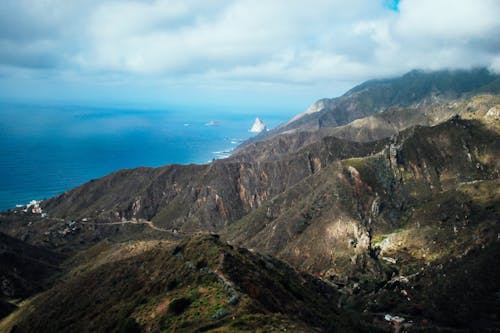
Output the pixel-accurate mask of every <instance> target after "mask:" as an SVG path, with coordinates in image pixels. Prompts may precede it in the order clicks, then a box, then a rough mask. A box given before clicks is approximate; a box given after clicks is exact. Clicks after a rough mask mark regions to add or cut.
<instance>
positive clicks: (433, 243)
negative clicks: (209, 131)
mask: <svg viewBox="0 0 500 333" xmlns="http://www.w3.org/2000/svg"><path fill="white" fill-rule="evenodd" d="M498 88H499V81H498V75H496V74H492V73H489V72H488V71H486V70H482V69H475V70H470V71H440V72H421V71H413V72H410V73H408V74H406V75H404V76H402V77H400V78H393V79H388V80H376V81H369V82H367V83H365V84H362V85H360V86H358V87H356V88H354V89H352V90H351V91H349V92H348V93H346V94H345V95H343V96H341V97H339V98H337V99H331V100H330V99H325V100H322V101H321V102H319V103H317V104H315V106H313V107H312V108H311V109H309V110H308V111H307V113H306V114H305V115H299V116H297V117H295V118H294V119H292V120H291V121H290V122H288V123H286V124H283V125H281V126H280V127H278V128H277V129H275V130H274V131H266V132H265V135H264V134H260V135H257V136H256V139H254V140H261V141H254V142H252V143H248V144H246V145H245V146H244V147H241V148H240V149H239V150H238V151H237V152H235V153H234V154H233V155H232V156H231V157H229V158H227V159H221V160H216V161H214V162H212V163H210V164H207V165H169V166H164V167H160V168H135V169H127V170H120V171H117V172H115V173H112V174H110V175H108V176H105V177H103V178H100V179H96V180H93V181H91V182H88V183H86V184H83V185H81V186H79V187H77V188H75V189H72V190H69V191H67V192H66V193H63V194H61V195H59V196H56V197H54V198H50V199H48V200H44V201H43V202H42V203H41V204H40V207H41V209H42V211H43V212H44V213H47V214H48V215H47V216H45V215H43V216H42V215H41V214H38V213H36V212H35V213H34V212H24V211H23V209H22V208H19V209H16V210H12V211H7V212H1V213H0V232H3V233H5V234H7V235H9V237H16V238H18V240H16V242H19V243H18V244H19V245H16V246H18V248H19V247H21V244H22V247H27V246H32V247H34V248H36V249H39V250H37V251H40V253H48V254H49V256H52V255H53V256H55V257H54V258H63V259H65V260H64V262H62V263H61V261H57V262H56V263H55V264H54V267H55V268H56V269H55V270H50V271H48V273H47V274H46V275H44V276H46V277H47V281H48V282H47V283H44V284H43V285H41V286H40V287H39V288H35V289H30V290H33V291H32V292H31V291H30V292H29V293H25V294H23V295H21V296H19V297H20V299H19V300H12V299H7V298H5V299H4V300H2V302H3V303H2V302H0V306H1V308H0V309H3V308H5V309H6V310H5V313H8V312H10V311H13V310H14V309H13V308H8V307H9V306H11V304H13V303H14V304H15V305H16V306H18V307H19V308H18V309H17V310H16V311H15V312H14V313H12V314H10V315H9V316H8V317H7V318H5V319H4V320H3V321H2V322H1V323H0V331H1V332H3V331H5V332H10V331H12V330H13V331H16V332H17V331H20V332H25V331H37V332H49V331H120V332H123V331H127V332H136V331H162V330H163V331H165V330H169V331H172V330H174V331H181V332H193V331H217V332H231V331H249V332H250V331H259V330H260V331H265V332H267V331H271V332H272V331H284V330H286V331H292V332H344V331H345V332H350V331H352V332H365V331H366V332H401V331H406V332H498V331H500V316H499V313H500V298H499V296H498V292H499V290H500V283H499V281H500V271H499V269H498V267H497V266H498V265H497V264H496V261H497V258H498V256H499V255H500V252H499V251H500V246H499V244H500V238H499V236H498V235H499V234H500V225H499V224H498V221H500V190H499V189H500V186H499V185H500V184H499V176H500V162H499V161H500V159H499V158H498V156H499V155H500V146H499V145H498V142H500V140H499V139H500V138H499V135H500V94H499V93H498ZM211 233H217V234H219V236H216V235H214V234H211ZM9 239H10V238H9ZM5 242H7V240H5ZM12 244H14V243H12ZM16 244H17V243H16ZM11 252H12V251H11ZM30 258H31V257H30ZM0 259H1V260H2V261H5V262H7V259H5V258H2V257H0ZM30 260H31V259H30ZM58 260H62V259H58ZM37 262H42V263H44V266H43V267H46V266H45V263H47V262H48V261H46V260H45V259H44V260H40V261H37ZM26 263H27V264H28V262H26ZM23 265H24V264H23ZM21 266H22V265H21ZM5 267H11V266H5ZM33 267H35V266H33ZM7 271H8V272H13V271H14V272H17V271H18V268H16V267H14V266H12V267H11V268H8V269H7ZM27 276H29V275H27ZM28 281H32V280H31V279H29V280H28ZM33 293H36V297H33V298H26V297H30V296H31V295H33ZM6 302H8V303H6Z"/></svg>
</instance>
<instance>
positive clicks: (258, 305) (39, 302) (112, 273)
mask: <svg viewBox="0 0 500 333" xmlns="http://www.w3.org/2000/svg"><path fill="white" fill-rule="evenodd" d="M79 271H80V270H78V269H77V270H75V271H74V273H72V274H68V275H69V276H68V277H67V278H66V279H65V281H63V282H61V283H60V284H59V285H58V286H57V287H54V288H53V289H50V290H49V291H47V292H45V293H43V294H41V295H40V296H39V297H37V298H36V299H34V300H33V301H31V302H30V303H29V304H28V305H27V306H25V307H23V308H22V310H21V311H20V312H17V313H16V316H15V319H16V324H15V331H16V332H33V331H36V332H136V331H147V332H155V331H164V330H167V331H171V330H175V331H176V332H194V331H197V332H199V331H208V332H212V331H217V332H234V331H247V332H255V330H258V329H261V330H263V331H266V332H281V331H284V330H286V331H290V332H317V331H324V330H327V331H341V332H354V331H357V330H356V329H355V327H356V326H355V324H354V323H352V322H350V320H349V316H348V315H345V314H344V313H343V311H341V310H339V309H338V308H337V307H336V306H330V305H331V304H336V303H337V301H338V298H339V294H338V292H337V291H336V289H335V288H333V287H332V286H330V285H328V284H327V283H325V282H322V281H321V280H319V279H316V278H314V277H312V276H310V275H308V274H303V273H299V272H297V271H295V270H294V269H292V268H291V267H290V266H288V265H286V264H284V263H283V262H280V261H278V260H275V259H272V258H270V257H266V256H262V255H258V254H253V253H251V252H249V251H248V250H245V249H238V248H233V247H232V246H229V245H226V244H224V243H222V242H221V241H220V240H219V239H218V237H217V236H210V235H198V236H194V237H192V238H190V239H187V240H185V241H183V242H181V243H180V244H178V245H172V244H169V243H166V244H165V243H162V242H157V243H156V244H154V245H152V246H151V247H149V248H148V247H146V248H145V249H144V251H143V252H142V253H141V252H139V253H138V254H136V255H135V256H132V257H130V258H124V259H118V260H116V261H109V262H107V263H105V264H102V265H100V266H97V267H94V268H91V269H89V270H84V271H83V272H82V273H79ZM12 319H13V318H10V321H12ZM10 321H9V322H6V323H3V324H0V330H2V331H5V330H7V331H8V330H9V327H10V326H11V325H10Z"/></svg>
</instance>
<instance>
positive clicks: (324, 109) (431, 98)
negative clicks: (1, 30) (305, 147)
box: [242, 68, 500, 146]
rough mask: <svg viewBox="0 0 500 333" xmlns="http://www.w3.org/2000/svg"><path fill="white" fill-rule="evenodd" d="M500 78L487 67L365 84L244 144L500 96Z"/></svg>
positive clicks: (415, 73) (319, 103)
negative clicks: (380, 115) (434, 105)
mask: <svg viewBox="0 0 500 333" xmlns="http://www.w3.org/2000/svg"><path fill="white" fill-rule="evenodd" d="M499 79H500V77H499V75H498V74H494V73H491V72H489V71H488V70H487V69H485V68H477V69H472V70H442V71H432V72H426V71H419V70H414V71H411V72H409V73H407V74H405V75H403V76H401V77H396V78H391V79H382V80H371V81H367V82H365V83H362V84H360V85H358V86H356V87H354V88H352V89H351V90H349V91H348V92H346V93H345V94H344V95H342V96H340V97H338V98H324V99H321V100H319V101H317V102H315V103H314V104H313V105H311V107H309V109H307V110H306V111H305V112H304V113H302V114H299V115H297V116H295V117H293V118H292V119H290V120H289V121H287V122H285V123H284V124H282V125H280V126H278V127H277V128H276V129H273V130H271V131H268V132H265V133H262V134H261V135H258V136H256V137H254V138H251V139H249V140H248V141H246V142H244V143H243V144H242V146H246V145H248V144H250V143H253V142H258V141H263V140H266V139H269V138H271V137H274V136H276V135H280V134H285V133H290V132H297V131H315V130H318V129H320V128H325V127H337V126H341V125H345V124H347V123H350V122H351V121H353V120H356V119H360V118H364V117H367V116H370V115H373V114H377V113H380V112H383V111H386V110H388V109H390V108H392V107H399V108H407V107H410V108H411V107H418V106H422V105H425V104H430V103H436V102H440V103H443V102H447V101H450V100H454V99H459V98H463V97H470V96H472V95H476V94H481V93H493V94H498V93H500V81H499Z"/></svg>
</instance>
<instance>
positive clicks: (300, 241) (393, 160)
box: [227, 119, 500, 274]
mask: <svg viewBox="0 0 500 333" xmlns="http://www.w3.org/2000/svg"><path fill="white" fill-rule="evenodd" d="M497 140H498V135H496V134H494V133H492V132H490V131H489V130H488V129H486V128H485V127H484V126H483V125H481V124H480V123H479V122H477V121H476V122H475V121H465V120H460V119H453V120H450V121H448V122H446V123H443V124H441V125H438V126H436V127H434V128H425V127H421V128H416V129H415V130H409V131H406V132H403V133H402V134H401V135H400V136H398V137H395V138H394V139H393V141H394V143H391V144H390V145H388V147H387V148H386V149H384V150H382V151H381V152H380V153H379V154H376V155H373V156H371V157H365V158H352V159H346V160H343V161H341V162H337V163H333V164H330V165H329V166H328V167H327V168H323V169H322V170H321V172H318V173H315V174H314V175H312V176H311V177H308V178H307V179H304V180H303V181H302V182H300V183H298V184H297V185H295V186H294V187H293V188H291V189H289V190H287V191H285V192H284V193H283V194H281V195H279V196H277V197H275V198H273V199H272V200H269V201H268V202H266V203H265V204H264V205H263V206H262V207H260V208H259V209H257V210H256V211H255V212H252V213H250V214H248V215H246V216H245V217H244V218H243V219H242V220H240V221H238V222H236V223H235V224H234V225H232V226H231V227H230V228H229V229H228V232H229V234H228V235H227V239H229V240H233V241H236V242H238V244H241V245H243V246H247V247H249V248H254V249H258V250H260V251H265V252H266V253H270V254H274V255H278V256H281V257H282V258H284V259H286V260H287V261H288V262H291V263H293V264H294V265H297V266H298V267H300V268H301V269H306V270H309V271H316V272H325V271H327V270H329V269H332V265H333V266H340V267H342V266H341V265H339V260H341V259H342V258H343V259H342V260H345V261H349V260H350V261H352V262H353V263H356V262H357V260H359V259H360V258H359V257H358V258H354V257H352V256H355V255H358V256H359V255H362V254H368V253H369V249H370V246H371V243H370V241H369V239H370V238H371V235H372V233H373V232H374V231H376V230H379V229H381V230H384V229H385V228H390V227H391V226H393V225H398V224H399V223H400V219H401V218H402V216H404V215H405V214H407V212H408V211H409V210H410V211H411V207H413V206H414V205H416V204H418V202H419V201H420V200H422V199H423V198H426V197H432V196H433V195H434V194H437V193H440V192H441V191H446V190H451V189H454V188H456V186H457V183H460V182H464V181H470V180H474V179H477V180H491V179H495V178H497V177H498V175H499V174H498V173H499V170H500V163H499V162H498V160H493V159H490V157H491V156H498V155H499V154H500V149H499V148H498V146H497V145H496V142H497ZM461 142H466V146H468V147H470V146H474V148H473V150H474V152H475V153H474V156H473V157H472V159H473V160H471V161H469V160H468V154H469V153H468V150H464V149H463V148H462V144H461ZM478 161H482V162H478ZM477 163H480V165H481V167H479V168H478V167H477V166H476V164H477ZM265 212H266V213H265ZM267 212H272V214H268V213H267ZM340 262H342V261H340ZM345 267H349V265H347V266H345ZM345 267H342V269H344V268H345ZM351 267H352V266H351ZM337 273H338V274H340V272H337ZM348 274H351V272H348Z"/></svg>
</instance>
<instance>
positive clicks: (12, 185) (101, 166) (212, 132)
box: [0, 102, 296, 210]
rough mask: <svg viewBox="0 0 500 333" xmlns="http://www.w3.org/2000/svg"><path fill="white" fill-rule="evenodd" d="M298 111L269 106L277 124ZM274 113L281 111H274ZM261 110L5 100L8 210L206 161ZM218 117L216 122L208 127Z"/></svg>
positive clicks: (1, 197) (4, 200)
mask: <svg viewBox="0 0 500 333" xmlns="http://www.w3.org/2000/svg"><path fill="white" fill-rule="evenodd" d="M294 112H296V110H294V111H290V112H286V111H281V112H274V113H273V112H266V116H265V117H261V119H262V120H263V121H264V122H265V123H266V125H267V126H268V127H270V128H272V127H275V126H276V125H278V124H279V123H281V122H283V121H285V120H287V119H288V118H289V117H290V116H291V115H292V114H293V113H294ZM270 114H273V115H270ZM256 116H258V113H251V112H250V111H241V110H234V109H227V108H226V109H215V108H214V109H210V110H206V109H205V110H202V109H183V108H177V107H176V108H154V109H133V108H120V107H83V106H73V105H63V104H52V105H40V104H38V105H36V104H29V105H28V104H16V103H5V102H2V103H0V175H1V177H0V210H5V209H9V208H13V207H15V205H16V204H26V203H28V202H29V201H30V200H33V199H36V200H41V199H45V198H49V197H52V196H54V195H57V194H60V193H62V192H64V191H66V190H68V189H71V188H73V187H75V186H78V185H80V184H82V183H84V182H87V181H89V180H91V179H95V178H98V177H101V176H104V175H106V174H108V173H111V172H113V171H116V170H119V169H123V168H134V167H139V166H148V167H157V166H162V165H166V164H172V163H178V164H189V163H206V162H208V161H211V160H212V159H213V158H223V157H225V156H227V155H228V154H229V152H230V151H231V150H232V149H234V148H235V147H236V146H237V145H238V144H239V143H240V142H241V141H242V140H244V139H246V138H248V137H250V136H251V135H252V133H249V132H248V129H249V128H250V127H251V126H252V123H253V121H254V119H255V117H256ZM211 121H214V122H216V126H208V125H207V124H208V123H210V122H211Z"/></svg>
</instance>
